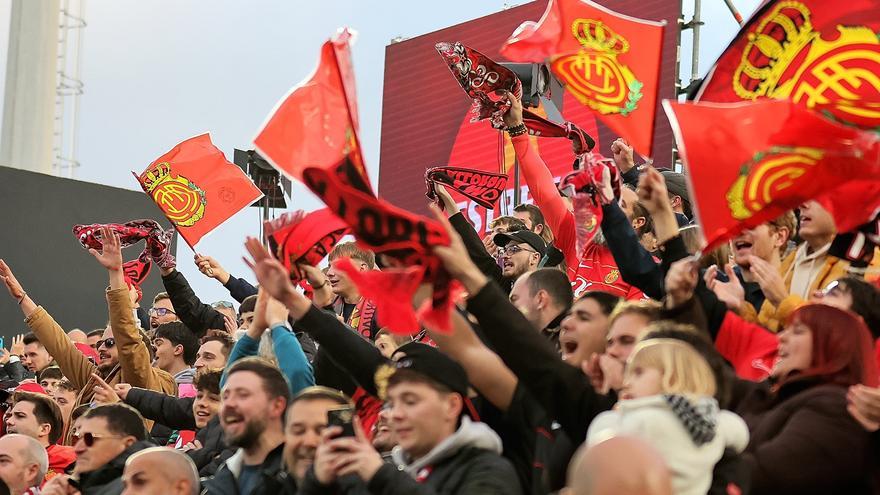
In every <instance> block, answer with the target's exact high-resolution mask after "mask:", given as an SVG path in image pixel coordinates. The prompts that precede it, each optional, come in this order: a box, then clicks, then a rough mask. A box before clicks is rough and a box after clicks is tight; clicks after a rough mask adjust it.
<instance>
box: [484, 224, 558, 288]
mask: <svg viewBox="0 0 880 495" xmlns="http://www.w3.org/2000/svg"><path fill="white" fill-rule="evenodd" d="M494 241H495V244H496V245H497V246H498V252H499V253H500V254H501V274H502V275H503V276H504V278H506V279H508V280H516V279H518V278H519V277H520V276H521V275H522V274H524V273H528V272H533V271H535V270H537V269H538V268H539V267H540V266H541V260H542V259H543V258H544V255H545V254H547V243H545V242H544V239H542V238H541V236H539V235H538V234H536V233H534V232H531V231H529V230H519V231H517V232H510V233H503V232H502V233H500V234H495V238H494Z"/></svg>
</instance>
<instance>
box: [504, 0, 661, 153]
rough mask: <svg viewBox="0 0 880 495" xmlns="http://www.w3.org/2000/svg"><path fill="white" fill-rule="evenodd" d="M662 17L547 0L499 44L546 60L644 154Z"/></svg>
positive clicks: (577, 0) (513, 56) (510, 54)
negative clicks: (647, 17)
mask: <svg viewBox="0 0 880 495" xmlns="http://www.w3.org/2000/svg"><path fill="white" fill-rule="evenodd" d="M665 25H666V23H665V22H654V21H647V20H644V19H636V18H634V17H629V16H625V15H623V14H619V13H617V12H614V11H612V10H609V9H607V8H605V7H603V6H601V5H599V4H597V3H594V2H591V1H589V0H550V1H549V3H548V4H547V10H546V11H545V12H544V15H543V17H541V20H539V21H538V22H537V23H536V22H532V21H529V22H525V23H523V24H522V25H521V26H520V27H519V28H517V30H516V31H514V33H513V34H512V35H511V36H510V38H509V39H508V40H507V42H506V43H505V44H504V46H503V47H502V48H501V54H502V55H504V56H505V57H507V58H508V59H510V60H512V61H515V62H544V61H547V62H548V63H549V64H550V68H551V70H552V71H553V73H554V74H555V75H556V77H558V78H559V80H560V81H562V82H563V83H564V84H565V87H566V89H567V90H568V91H570V92H571V93H572V94H573V95H574V96H575V97H576V98H577V99H578V101H580V102H581V103H582V104H584V105H586V106H588V107H589V108H591V109H592V110H593V111H594V112H596V115H597V116H598V117H599V118H600V119H602V121H603V122H605V124H606V125H607V126H608V127H610V128H611V130H613V131H614V132H616V133H617V134H619V135H620V136H621V137H624V138H626V139H627V140H628V141H629V143H630V144H631V145H632V146H633V148H635V150H636V151H637V152H639V153H641V154H643V155H647V156H650V155H651V153H652V151H653V149H652V143H653V140H654V117H655V113H656V109H657V92H658V90H659V87H660V81H659V80H660V56H661V52H662V48H663V28H664V26H665Z"/></svg>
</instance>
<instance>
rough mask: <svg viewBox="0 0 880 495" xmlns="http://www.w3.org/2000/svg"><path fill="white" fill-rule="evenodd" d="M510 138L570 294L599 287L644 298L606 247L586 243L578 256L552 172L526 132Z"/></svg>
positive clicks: (571, 222)
mask: <svg viewBox="0 0 880 495" xmlns="http://www.w3.org/2000/svg"><path fill="white" fill-rule="evenodd" d="M512 141H513V147H514V150H516V156H517V158H518V159H519V162H520V165H521V167H522V172H523V177H525V180H526V184H528V186H529V192H530V193H531V194H532V198H533V199H534V201H535V204H536V205H537V206H538V208H540V209H541V213H543V214H544V218H545V219H546V221H547V225H549V226H550V230H551V231H552V232H553V237H554V241H553V244H554V245H556V247H557V248H558V249H559V250H560V251H562V253H563V255H565V263H566V264H567V265H568V278H569V280H571V285H572V289H574V297H575V298H577V297H579V296H580V295H581V294H582V293H583V292H584V291H587V290H600V291H603V292H609V293H611V294H614V295H616V296H618V297H623V298H625V299H630V300H632V299H644V298H645V295H644V293H642V291H640V290H639V289H637V288H635V287H633V286H632V285H630V284H628V283H626V282H624V281H623V278H622V277H621V276H620V270H618V268H617V263H616V262H615V261H614V256H612V254H611V250H609V249H608V247H606V246H601V245H598V244H590V245H589V246H587V248H586V249H585V250H584V252H583V253H581V255H580V256H578V252H577V232H576V229H575V220H574V213H572V212H571V211H570V210H569V209H568V205H567V204H566V203H565V201H564V200H563V199H562V197H561V196H560V195H559V191H558V190H557V189H556V184H555V183H554V182H553V175H552V174H550V170H549V169H548V168H547V165H546V164H545V163H544V160H543V159H541V157H540V155H538V152H537V151H536V150H535V149H534V148H533V147H532V146H531V144H530V141H529V136H528V135H527V134H523V135H520V136H515V137H514V138H512Z"/></svg>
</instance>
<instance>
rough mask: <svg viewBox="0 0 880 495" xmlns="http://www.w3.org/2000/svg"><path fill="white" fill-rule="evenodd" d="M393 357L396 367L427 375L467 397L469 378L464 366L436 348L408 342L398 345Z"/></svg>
mask: <svg viewBox="0 0 880 495" xmlns="http://www.w3.org/2000/svg"><path fill="white" fill-rule="evenodd" d="M392 357H393V358H394V359H396V361H395V362H394V363H393V364H392V366H394V368H396V369H398V370H410V371H414V372H416V373H419V374H422V375H425V376H426V377H428V378H430V379H431V380H434V381H435V382H438V383H440V384H443V385H445V386H446V387H449V389H450V390H452V391H453V392H455V393H457V394H460V395H461V396H462V397H464V398H467V394H468V378H467V373H466V372H465V371H464V368H462V367H461V365H460V364H458V363H457V362H455V361H453V360H452V359H451V358H450V357H449V356H447V355H446V354H443V353H442V352H440V351H438V350H437V349H436V348H434V347H431V346H429V345H427V344H422V343H419V342H408V343H406V344H404V345H402V346H400V347H398V348H397V350H396V351H394V354H393V355H392Z"/></svg>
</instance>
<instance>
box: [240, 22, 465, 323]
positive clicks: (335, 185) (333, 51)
mask: <svg viewBox="0 0 880 495" xmlns="http://www.w3.org/2000/svg"><path fill="white" fill-rule="evenodd" d="M349 39H350V36H349V35H348V32H347V31H343V32H342V34H341V36H337V37H335V38H334V39H332V40H330V41H328V42H327V43H324V45H323V47H322V50H321V60H320V63H319V65H318V68H317V69H316V71H315V74H314V75H313V76H312V77H311V78H309V79H308V80H307V81H306V82H305V83H303V84H300V85H299V86H297V87H295V88H294V89H293V90H292V91H291V92H290V93H288V95H287V96H285V98H284V99H283V100H282V101H281V103H280V104H279V105H278V106H277V107H276V109H275V110H274V111H273V113H272V114H271V116H270V117H269V119H268V120H267V122H266V124H265V125H264V126H263V128H262V129H261V130H260V132H259V134H258V135H257V137H256V138H255V139H254V144H255V145H256V148H257V150H258V151H259V152H260V154H261V155H262V156H264V157H265V158H266V159H267V160H268V161H269V163H271V164H272V165H273V166H274V167H275V168H277V169H278V170H280V171H282V172H284V173H285V174H287V175H290V176H292V177H296V178H298V179H299V180H301V181H302V182H303V183H305V185H306V186H308V187H309V189H311V190H312V191H313V192H314V193H315V194H317V195H318V196H319V197H320V198H321V199H322V200H323V201H324V203H325V204H326V205H327V206H328V207H329V209H330V211H332V212H333V213H334V214H336V215H337V216H338V217H339V218H340V219H342V220H343V221H344V222H345V223H346V224H348V225H349V226H350V227H351V229H352V233H353V234H354V235H355V238H356V239H357V242H358V244H360V245H361V246H364V247H366V248H367V249H372V250H374V251H377V252H381V253H385V254H386V255H387V256H389V257H390V258H394V259H396V260H398V261H400V262H401V263H402V264H403V265H404V266H410V265H418V266H419V267H420V268H419V270H407V271H404V272H395V271H394V270H393V269H392V270H383V271H382V272H377V273H375V274H370V277H368V281H369V282H370V284H371V287H388V286H390V284H391V283H392V282H393V280H392V279H393V278H395V277H408V278H415V280H410V281H409V283H407V284H400V285H399V286H398V290H396V291H393V292H392V291H387V290H385V291H376V295H375V299H374V302H375V303H376V306H377V308H378V311H379V312H380V314H381V312H382V308H383V307H385V308H392V309H388V311H399V310H400V308H401V305H400V301H411V300H412V296H413V293H414V291H415V288H416V287H418V285H419V283H431V284H432V285H433V287H434V299H433V301H432V303H433V304H432V305H433V307H434V309H435V310H436V311H437V312H438V313H440V314H443V315H445V316H446V318H445V319H444V321H445V325H444V326H443V327H442V328H446V329H448V328H449V313H450V311H451V309H452V299H451V289H450V284H449V280H448V278H446V277H445V272H444V271H443V269H442V267H441V265H440V260H439V259H438V258H436V257H434V256H433V254H432V253H431V249H432V248H433V246H437V245H448V244H449V236H448V234H447V233H446V231H445V230H444V229H443V227H442V226H441V225H440V224H438V223H437V222H435V221H432V220H429V219H427V218H425V217H421V216H419V215H415V214H413V213H410V212H408V211H405V210H403V209H401V208H397V207H395V206H393V205H391V204H390V203H388V202H386V201H383V200H380V199H378V198H376V195H375V194H374V193H373V190H372V187H371V186H370V182H369V180H368V178H367V174H366V168H365V167H364V161H363V158H362V156H361V152H360V147H359V144H358V138H357V118H356V117H355V116H354V114H355V113H356V112H357V105H356V103H355V100H354V75H353V72H352V70H351V66H350V60H351V56H350V54H349V45H348V42H349ZM377 278H378V280H377ZM393 308H396V309H393ZM409 312H410V313H412V308H411V307H410V308H409ZM406 321H408V320H407V319H405V318H396V319H394V321H392V322H391V323H392V325H391V326H390V329H391V330H392V331H395V332H399V333H411V332H412V331H414V330H417V329H414V328H412V327H411V326H407V327H404V326H402V324H403V323H404V322H406Z"/></svg>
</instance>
